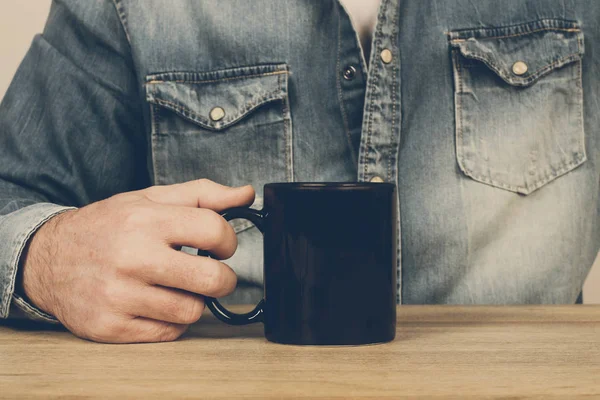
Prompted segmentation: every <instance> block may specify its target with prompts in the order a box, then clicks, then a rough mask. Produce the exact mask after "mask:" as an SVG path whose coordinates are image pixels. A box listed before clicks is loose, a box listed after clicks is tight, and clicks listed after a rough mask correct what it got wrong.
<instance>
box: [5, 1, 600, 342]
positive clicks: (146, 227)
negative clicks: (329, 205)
mask: <svg viewBox="0 0 600 400" xmlns="http://www.w3.org/2000/svg"><path fill="white" fill-rule="evenodd" d="M341 3H345V6H346V7H348V8H344V5H343V4H341ZM368 3H371V2H363V3H362V5H363V7H364V8H366V7H369V6H371V7H372V5H369V4H368ZM373 3H376V2H373ZM356 4H357V3H356V2H344V1H342V2H339V1H334V0H327V1H319V2H311V1H300V0H255V1H233V0H232V1H221V0H214V1H213V0H208V1H197V2H183V1H181V2H180V1H176V2H172V1H171V2H165V1H161V0H115V1H112V2H111V1H108V0H105V1H97V2H88V1H84V0H61V1H55V3H54V4H53V7H52V10H51V13H50V16H49V19H48V23H47V26H46V28H45V30H44V33H43V35H41V36H37V37H36V38H35V40H34V42H33V44H32V46H31V49H30V50H29V53H28V54H27V56H26V57H25V59H24V61H23V63H22V65H21V67H20V68H19V71H18V72H17V74H16V76H15V78H14V81H13V83H12V85H11V87H10V88H9V90H8V92H7V94H6V96H5V98H4V101H3V103H2V106H1V108H0V131H1V135H0V210H1V212H0V214H1V215H3V216H2V217H1V219H0V243H2V244H1V245H0V294H1V296H2V297H1V298H0V301H1V302H0V316H1V317H4V318H6V317H13V316H14V317H17V316H22V315H25V316H27V317H29V318H34V319H42V320H45V321H56V320H58V321H60V322H61V323H62V324H64V325H65V326H66V327H67V328H68V329H70V330H71V331H72V332H73V333H74V334H76V335H78V336H81V337H84V338H89V339H92V340H97V341H102V342H143V341H161V340H173V339H175V338H177V337H178V336H179V335H181V334H182V332H183V331H184V330H185V328H186V327H187V325H189V324H190V323H192V322H194V321H196V320H197V319H198V318H200V315H201V313H202V310H203V308H204V303H203V296H216V297H220V296H223V295H226V294H228V293H230V292H232V291H233V289H234V287H235V286H236V274H235V273H234V272H233V271H232V270H231V269H230V268H229V267H228V266H227V265H225V264H224V263H222V262H220V261H218V260H214V259H209V258H204V257H197V256H193V255H190V254H186V253H185V252H181V251H178V250H179V249H180V247H182V246H185V247H191V248H201V249H205V250H210V251H211V252H212V253H213V254H215V255H216V256H217V257H218V258H221V259H226V258H228V257H229V256H231V255H232V254H233V253H234V251H235V249H236V244H237V245H238V246H237V252H236V255H235V256H234V258H233V260H232V261H231V264H232V265H233V266H234V267H235V270H236V273H237V275H238V278H239V281H240V286H241V288H238V290H236V291H235V293H234V295H235V296H237V297H234V298H233V300H232V301H237V302H240V301H254V300H256V299H257V298H259V297H260V295H261V293H260V282H261V278H262V276H261V271H260V255H259V254H258V253H259V249H260V242H261V238H260V233H259V232H258V231H257V230H256V229H254V228H252V227H250V226H248V225H247V224H245V223H244V222H236V223H234V224H233V225H231V226H230V225H228V224H227V223H226V222H225V221H224V220H223V219H222V218H221V217H220V216H219V215H218V212H219V211H220V210H222V209H225V208H228V207H233V206H241V205H249V204H251V203H252V202H253V200H254V201H255V204H256V205H257V206H259V207H260V205H261V202H262V193H261V191H262V185H263V184H264V183H267V182H278V181H292V180H293V181H356V180H358V181H371V182H382V181H389V182H395V183H397V185H398V189H399V190H398V192H399V200H400V201H399V208H400V209H399V215H400V221H399V230H400V233H401V235H400V246H399V248H400V249H401V254H400V256H401V257H399V260H400V262H399V266H398V272H399V301H400V302H401V303H464V304H476V303H496V304H503V303H573V302H575V301H576V299H577V297H578V295H579V293H580V291H581V288H582V285H583V282H584V280H585V277H586V275H587V273H588V271H589V268H590V266H591V265H592V263H593V260H594V258H595V256H596V254H597V252H598V239H599V238H600V232H599V229H598V224H597V223H596V222H597V218H598V205H599V203H598V182H599V168H598V162H599V161H600V160H599V158H598V157H599V153H598V151H599V150H600V142H599V141H598V139H599V137H598V134H597V131H598V128H597V127H598V126H599V124H598V122H599V121H598V119H599V118H600V113H599V112H598V104H599V103H600V80H598V79H597V76H598V67H597V66H598V65H600V59H598V57H599V54H600V52H599V51H598V42H599V41H600V27H599V21H600V3H598V2H596V1H595V0H577V1H576V0H573V1H569V2H566V3H565V2H564V1H563V0H560V1H559V0H526V1H521V0H520V1H516V0H514V1H505V2H496V1H493V0H485V1H479V2H476V3H474V2H472V1H470V0H452V1H444V2H439V1H434V0H427V1H424V0H404V1H399V0H383V1H382V2H381V5H380V6H379V9H378V12H377V20H376V24H375V25H374V27H375V29H374V33H373V36H374V37H373V40H372V41H370V40H364V42H365V43H372V51H371V52H370V53H369V52H367V53H366V54H370V57H369V60H370V62H369V63H367V62H366V59H365V57H364V55H363V52H362V46H361V45H360V41H359V40H358V37H357V33H356V30H355V28H354V27H353V25H352V22H351V19H350V17H349V15H348V12H347V10H350V12H352V14H353V16H354V17H353V18H354V19H355V22H357V21H360V20H361V18H360V15H361V8H360V7H358V8H357V7H356ZM375 7H377V5H375ZM365 12H366V13H368V11H365ZM374 23H375V21H373V24H374ZM370 24H371V23H370V22H367V23H366V24H363V25H361V24H360V22H357V26H359V25H360V26H366V27H367V29H365V30H362V29H361V32H363V31H366V32H368V31H369V29H368V27H369V26H372V25H370ZM363 38H364V35H363ZM216 182H218V183H216ZM248 184H249V185H252V187H249V186H246V185H248ZM222 185H226V186H222ZM234 187H235V188H234ZM254 191H256V193H257V194H256V197H255V192H254ZM236 233H237V234H238V236H237V239H236ZM236 240H237V241H238V242H239V243H236ZM357 295H360V293H357Z"/></svg>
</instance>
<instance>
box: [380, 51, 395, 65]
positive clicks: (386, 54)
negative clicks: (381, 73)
mask: <svg viewBox="0 0 600 400" xmlns="http://www.w3.org/2000/svg"><path fill="white" fill-rule="evenodd" d="M379 56H380V57H381V61H383V62H384V63H385V64H389V63H391V62H392V51H391V50H390V49H383V50H381V54H379Z"/></svg>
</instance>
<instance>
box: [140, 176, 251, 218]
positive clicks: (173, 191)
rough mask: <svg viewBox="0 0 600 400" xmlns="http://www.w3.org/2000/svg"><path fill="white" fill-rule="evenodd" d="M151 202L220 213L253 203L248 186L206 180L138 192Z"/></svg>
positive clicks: (155, 187)
mask: <svg viewBox="0 0 600 400" xmlns="http://www.w3.org/2000/svg"><path fill="white" fill-rule="evenodd" d="M139 193H140V194H143V195H144V196H146V197H147V198H149V199H150V200H151V201H154V202H155V203H160V204H166V205H174V206H184V207H195V208H210V209H211V210H214V211H222V210H226V209H228V208H232V207H243V206H249V205H251V204H252V202H253V201H254V189H253V188H252V186H250V185H246V186H240V187H236V188H234V187H230V186H224V185H221V184H218V183H216V182H213V181H211V180H208V179H198V180H194V181H189V182H184V183H177V184H174V185H165V186H152V187H149V188H146V189H143V190H140V191H139Z"/></svg>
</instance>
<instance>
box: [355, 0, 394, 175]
mask: <svg viewBox="0 0 600 400" xmlns="http://www.w3.org/2000/svg"><path fill="white" fill-rule="evenodd" d="M388 3H389V1H386V0H384V1H382V3H381V5H380V6H379V7H380V9H379V15H378V16H377V22H379V21H380V20H381V19H382V18H383V16H384V14H385V11H386V10H387V6H388ZM381 25H382V24H380V23H377V31H376V32H375V36H374V37H376V38H379V37H380V36H381ZM375 44H376V46H375V47H374V48H373V49H371V53H372V54H377V53H379V52H380V49H379V46H380V45H381V42H380V41H377V42H375ZM372 61H374V62H373V63H372V64H371V65H370V68H371V78H372V79H371V82H370V85H369V88H368V91H369V96H370V99H369V107H368V110H369V118H368V120H367V132H366V134H367V138H366V140H365V142H364V145H363V146H361V147H362V150H363V151H362V160H361V162H362V163H363V164H364V168H363V179H366V178H367V174H368V172H369V164H368V158H369V153H370V148H371V136H372V134H373V102H374V101H375V99H374V96H373V91H374V90H375V89H376V87H377V85H376V83H377V75H378V74H379V71H380V63H379V62H377V61H375V57H373V59H372Z"/></svg>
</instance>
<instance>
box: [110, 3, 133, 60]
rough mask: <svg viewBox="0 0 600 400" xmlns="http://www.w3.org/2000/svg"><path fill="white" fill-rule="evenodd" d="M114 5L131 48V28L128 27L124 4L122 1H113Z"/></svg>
mask: <svg viewBox="0 0 600 400" xmlns="http://www.w3.org/2000/svg"><path fill="white" fill-rule="evenodd" d="M112 3H113V5H114V7H115V11H116V12H117V14H118V15H119V22H120V23H121V27H122V28H123V32H124V33H125V38H127V43H128V44H129V47H130V48H131V36H130V35H129V28H128V27H127V16H126V15H125V9H124V8H123V3H122V2H121V0H112Z"/></svg>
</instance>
